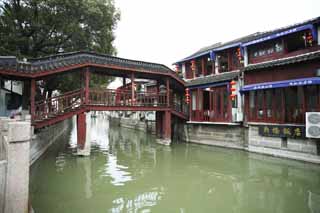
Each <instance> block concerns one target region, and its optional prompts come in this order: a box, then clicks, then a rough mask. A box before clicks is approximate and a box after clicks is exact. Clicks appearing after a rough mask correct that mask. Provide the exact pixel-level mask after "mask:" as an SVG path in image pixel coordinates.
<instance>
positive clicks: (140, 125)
mask: <svg viewBox="0 0 320 213" xmlns="http://www.w3.org/2000/svg"><path fill="white" fill-rule="evenodd" d="M110 121H111V124H112V125H119V126H122V127H126V128H130V129H136V130H140V131H144V132H150V133H152V134H155V132H156V124H155V122H154V121H140V120H137V119H132V118H115V117H110Z"/></svg>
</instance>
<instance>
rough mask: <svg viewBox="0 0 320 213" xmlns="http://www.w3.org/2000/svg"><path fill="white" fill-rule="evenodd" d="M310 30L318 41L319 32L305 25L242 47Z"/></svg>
mask: <svg viewBox="0 0 320 213" xmlns="http://www.w3.org/2000/svg"><path fill="white" fill-rule="evenodd" d="M308 29H310V30H311V32H312V36H313V38H314V39H316V35H317V32H316V31H317V30H316V29H315V26H313V25H312V24H306V25H303V26H300V27H295V28H291V29H289V30H286V31H282V32H278V33H276V34H271V35H269V36H266V37H262V38H259V39H256V40H253V41H249V42H246V43H244V44H242V46H243V47H246V46H250V45H253V44H257V43H261V42H264V41H268V40H271V39H275V38H279V37H282V36H285V35H288V34H291V33H295V32H299V31H303V30H308Z"/></svg>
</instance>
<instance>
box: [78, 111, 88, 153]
mask: <svg viewBox="0 0 320 213" xmlns="http://www.w3.org/2000/svg"><path fill="white" fill-rule="evenodd" d="M90 117H91V115H90V112H82V113H80V114H78V115H77V146H78V149H77V154H78V155H80V156H88V155H90V146H91V144H90ZM87 129H88V131H87Z"/></svg>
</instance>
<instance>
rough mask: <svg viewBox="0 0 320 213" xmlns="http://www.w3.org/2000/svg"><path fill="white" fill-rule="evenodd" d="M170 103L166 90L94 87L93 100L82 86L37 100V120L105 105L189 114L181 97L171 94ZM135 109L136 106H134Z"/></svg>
mask: <svg viewBox="0 0 320 213" xmlns="http://www.w3.org/2000/svg"><path fill="white" fill-rule="evenodd" d="M169 96H170V98H169V101H170V102H169V104H167V100H168V99H167V93H166V92H162V93H161V92H160V93H157V92H134V93H132V91H131V90H130V91H129V90H110V89H91V88H90V90H89V100H88V101H85V97H86V96H85V90H83V89H80V90H76V91H72V92H68V93H65V94H63V95H59V96H55V97H52V98H48V99H46V100H42V101H38V102H36V103H35V114H34V116H33V119H34V121H35V122H38V121H43V120H46V119H51V118H54V117H56V116H59V115H62V114H65V113H68V112H72V111H75V110H78V109H80V108H81V107H85V106H104V107H135V108H139V107H147V108H154V109H156V108H168V107H170V108H171V109H172V110H175V111H177V112H179V113H182V114H184V115H187V113H188V108H187V105H186V104H184V103H183V100H182V99H181V98H177V96H176V95H173V94H172V93H170V95H169ZM133 110H134V109H133Z"/></svg>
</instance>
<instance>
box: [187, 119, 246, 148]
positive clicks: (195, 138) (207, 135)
mask: <svg viewBox="0 0 320 213" xmlns="http://www.w3.org/2000/svg"><path fill="white" fill-rule="evenodd" d="M183 132H184V134H183V137H182V138H183V140H185V141H186V142H191V143H199V144H206V145H214V146H221V147H228V148H235V149H245V148H246V146H247V143H246V140H245V138H246V137H245V129H244V128H242V127H241V126H238V125H220V124H194V123H188V124H185V125H184V131H183Z"/></svg>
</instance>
